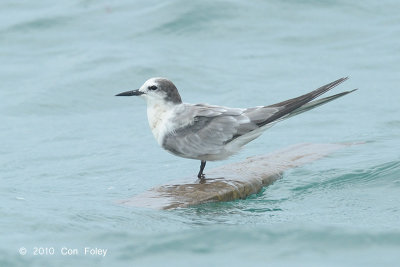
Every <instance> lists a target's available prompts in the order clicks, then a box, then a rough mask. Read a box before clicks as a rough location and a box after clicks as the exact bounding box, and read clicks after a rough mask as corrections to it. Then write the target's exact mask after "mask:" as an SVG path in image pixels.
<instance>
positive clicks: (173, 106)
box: [116, 77, 357, 182]
mask: <svg viewBox="0 0 400 267" xmlns="http://www.w3.org/2000/svg"><path fill="white" fill-rule="evenodd" d="M347 79H348V77H344V78H340V79H338V80H336V81H334V82H331V83H329V84H326V85H324V86H321V87H320V88H318V89H316V90H314V91H312V92H310V93H307V94H304V95H301V96H299V97H296V98H292V99H289V100H286V101H283V102H279V103H276V104H273V105H269V106H257V107H252V108H230V107H224V106H214V105H209V104H189V103H184V102H182V99H181V96H180V94H179V92H178V89H177V88H176V86H175V85H174V84H173V83H172V82H171V81H170V80H168V79H166V78H160V77H157V78H151V79H149V80H147V81H146V82H145V83H144V84H143V85H142V86H141V87H140V88H139V89H137V90H131V91H126V92H123V93H120V94H117V95H116V96H141V97H142V98H144V99H145V100H146V103H147V118H148V121H149V125H150V128H151V131H152V133H153V135H154V137H155V139H156V140H157V142H158V144H159V145H160V146H161V147H162V148H163V149H165V150H167V151H168V152H170V153H172V154H174V155H176V156H179V157H183V158H189V159H196V160H200V161H201V163H200V170H199V173H198V174H197V177H198V178H199V179H200V182H204V181H205V174H204V173H203V171H204V168H205V166H206V162H207V161H217V160H223V159H226V158H228V157H229V156H232V155H233V154H235V153H237V152H238V151H239V150H240V149H241V148H242V147H243V146H244V145H246V144H247V143H249V142H250V141H252V140H254V139H256V138H257V137H259V136H260V135H261V134H262V133H263V132H264V131H265V130H267V129H268V128H270V127H271V126H272V125H274V124H275V123H277V122H279V121H282V120H284V119H287V118H289V117H292V116H294V115H298V114H300V113H303V112H305V111H308V110H311V109H313V108H315V107H318V106H320V105H323V104H326V103H328V102H330V101H332V100H334V99H337V98H339V97H341V96H344V95H346V94H349V93H351V92H353V91H355V90H357V89H354V90H351V91H345V92H342V93H339V94H335V95H332V96H328V97H325V98H322V99H319V100H314V99H316V98H317V97H319V96H320V95H322V94H324V93H326V92H327V91H329V90H331V89H332V88H333V87H335V86H337V85H338V84H340V83H342V82H344V81H345V80H347ZM313 100H314V101H313Z"/></svg>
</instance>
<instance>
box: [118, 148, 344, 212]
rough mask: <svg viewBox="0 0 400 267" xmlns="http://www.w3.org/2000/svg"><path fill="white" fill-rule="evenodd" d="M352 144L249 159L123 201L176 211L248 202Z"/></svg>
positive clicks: (296, 150) (134, 204)
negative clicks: (209, 204) (290, 172)
mask: <svg viewBox="0 0 400 267" xmlns="http://www.w3.org/2000/svg"><path fill="white" fill-rule="evenodd" d="M345 146H348V144H299V145H294V146H291V147H288V148H285V149H282V150H279V151H276V152H273V153H271V154H268V155H263V156H255V157H249V158H247V159H245V160H244V161H241V162H237V163H232V164H227V165H224V166H221V167H218V168H214V169H209V170H207V171H206V182H205V183H202V184H201V183H199V180H197V178H194V177H188V178H186V179H182V180H181V181H178V182H174V183H171V184H168V185H162V186H159V187H155V188H152V189H150V190H149V191H146V192H144V193H142V194H139V195H137V196H134V197H132V198H130V199H127V200H123V201H121V202H120V203H122V204H124V205H129V206H136V207H147V208H155V209H173V208H181V207H188V206H193V205H198V204H202V203H207V202H217V201H231V200H236V199H245V198H246V197H248V196H249V195H252V194H256V193H258V192H260V190H261V189H262V188H263V187H264V186H268V185H270V184H272V183H273V182H274V181H276V180H277V179H279V178H280V177H281V175H282V173H283V171H285V170H287V169H290V168H294V167H298V166H302V165H304V164H306V163H309V162H312V161H315V160H317V159H320V158H322V157H324V156H327V155H328V154H330V153H332V152H334V151H336V150H338V149H340V148H343V147H345Z"/></svg>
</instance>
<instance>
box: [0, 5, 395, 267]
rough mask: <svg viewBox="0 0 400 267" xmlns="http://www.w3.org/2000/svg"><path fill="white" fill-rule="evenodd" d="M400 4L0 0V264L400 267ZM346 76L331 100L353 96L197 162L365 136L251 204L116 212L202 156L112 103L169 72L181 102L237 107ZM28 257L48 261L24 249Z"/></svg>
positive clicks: (191, 169) (124, 105)
mask: <svg viewBox="0 0 400 267" xmlns="http://www.w3.org/2000/svg"><path fill="white" fill-rule="evenodd" d="M399 9H400V4H399V3H398V1H244V0H241V1H239V0H237V1H192V2H188V1H182V0H181V1H169V2H166V1H120V3H119V2H116V1H89V0H87V1H63V2H60V1H59V2H57V4H55V3H54V1H49V0H47V1H40V3H39V2H38V1H11V0H3V1H2V2H1V3H0V62H1V64H0V77H1V83H0V100H1V104H0V122H1V123H0V140H1V145H0V202H1V205H0V218H1V219H0V266H94V265H96V266H98V265H104V266H111V265H112V266H165V265H166V264H170V265H171V266H187V265H189V264H190V265H191V266H205V265H221V266H245V265H247V266H249V264H250V265H255V264H260V265H265V264H268V265H271V266H276V265H278V266H291V265H292V266H397V265H398V262H399V260H400V256H399V255H400V254H399V251H400V206H399V203H400V155H399V148H400V104H399V103H400V93H399V92H400V91H399V73H400V65H399V62H400V45H399V36H400V16H399V15H398V10H399ZM347 75H349V76H350V80H349V81H346V82H345V83H344V84H342V85H341V86H340V87H339V88H336V89H334V92H335V93H337V92H340V91H344V90H349V89H353V88H359V90H358V91H357V92H355V93H352V94H351V95H348V96H345V97H344V98H341V99H339V100H336V101H335V102H332V103H329V104H328V105H326V106H323V107H320V108H318V109H317V110H313V111H311V112H309V113H307V114H303V115H300V116H298V117H295V118H292V119H290V120H287V121H285V122H282V123H280V124H278V125H276V126H275V127H273V128H271V129H270V130H269V131H268V132H266V133H265V134H264V135H263V136H262V137H261V138H259V139H257V140H256V141H254V142H252V143H251V144H249V145H248V146H247V148H246V149H244V150H243V151H242V152H241V153H239V154H238V155H236V156H234V157H233V158H232V159H230V160H227V161H224V162H216V163H209V164H208V165H207V168H212V167H216V166H219V165H221V164H225V163H228V162H234V161H239V160H241V159H244V158H246V157H248V156H251V155H257V154H265V153H270V152H272V151H274V150H277V149H280V148H284V147H287V146H289V145H292V144H297V143H304V142H311V143H327V142H332V143H333V142H360V143H363V144H360V145H356V146H352V147H350V148H346V149H343V150H341V151H339V152H336V153H334V154H332V155H331V156H329V157H327V158H324V159H322V160H319V161H316V162H314V163H312V164H308V165H306V166H303V167H300V168H296V169H292V170H290V171H287V172H285V173H284V175H283V177H282V179H280V180H278V181H277V182H275V183H274V184H273V185H271V186H269V187H267V188H265V190H264V191H263V192H261V193H259V194H258V195H256V196H252V197H250V198H249V199H247V200H240V201H235V202H229V203H214V204H206V205H201V206H198V207H192V208H187V209H178V210H171V211H156V210H147V209H138V208H133V207H125V206H121V205H118V204H117V202H118V201H119V200H120V199H126V198H129V197H131V196H134V195H136V194H138V193H141V192H144V191H146V190H147V189H149V188H151V187H153V186H156V185H160V184H164V183H167V182H168V181H170V180H176V178H180V177H184V176H188V175H193V174H195V173H196V172H197V171H198V167H199V166H198V165H199V163H198V162H197V161H192V160H187V159H181V158H177V157H174V156H172V155H170V154H168V153H167V152H165V151H163V150H161V149H160V148H159V147H158V145H157V143H156V142H155V140H154V138H153V136H152V135H151V132H150V129H149V127H148V125H147V118H146V109H145V103H144V102H143V101H141V99H135V98H119V97H114V95H115V94H116V93H120V92H122V91H126V90H132V89H136V88H138V87H139V86H140V85H141V84H142V83H143V82H144V81H145V80H146V79H148V78H150V77H154V76H165V77H168V78H170V79H171V80H173V81H174V82H175V84H176V85H177V86H178V88H179V89H180V91H181V95H182V97H183V99H184V101H186V102H193V103H199V102H206V103H211V104H221V105H226V106H232V107H250V106H256V105H266V104H272V103H275V102H278V101H282V100H285V99H288V98H291V97H295V96H298V95H300V94H303V93H306V92H308V91H310V90H312V89H315V88H317V87H319V86H320V85H323V84H325V83H328V82H331V81H333V80H335V79H337V78H340V77H342V76H347ZM21 247H24V248H26V255H20V254H19V249H20V248H21ZM35 247H36V248H47V249H51V248H53V249H54V255H33V254H34V252H35ZM85 247H89V248H99V249H100V248H101V249H107V254H106V255H105V256H104V257H103V256H99V255H97V256H96V255H90V254H89V255H84V248H85ZM63 248H65V249H71V250H70V251H71V253H72V252H74V251H75V250H76V251H78V252H79V255H69V256H68V255H66V256H64V255H62V254H61V250H62V249H63ZM74 249H75V250H74ZM36 252H38V253H40V252H41V251H36ZM42 252H43V251H42ZM50 253H51V251H48V254H50Z"/></svg>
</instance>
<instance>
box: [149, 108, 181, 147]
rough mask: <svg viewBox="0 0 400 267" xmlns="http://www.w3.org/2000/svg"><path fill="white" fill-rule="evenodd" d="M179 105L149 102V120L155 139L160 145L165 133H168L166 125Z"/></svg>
mask: <svg viewBox="0 0 400 267" xmlns="http://www.w3.org/2000/svg"><path fill="white" fill-rule="evenodd" d="M176 106H177V104H174V103H169V102H148V103H147V119H148V121H149V126H150V129H151V131H152V133H153V135H154V138H155V139H156V140H157V142H158V143H159V144H161V142H162V138H163V136H164V134H165V133H168V132H169V131H170V129H168V124H167V123H166V122H167V121H168V119H169V118H170V116H171V113H172V111H173V110H174V108H175V107H176Z"/></svg>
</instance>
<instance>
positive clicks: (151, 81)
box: [143, 77, 165, 87]
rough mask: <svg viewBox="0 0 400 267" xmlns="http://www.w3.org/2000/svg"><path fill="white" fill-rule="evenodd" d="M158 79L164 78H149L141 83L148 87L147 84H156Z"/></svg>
mask: <svg viewBox="0 0 400 267" xmlns="http://www.w3.org/2000/svg"><path fill="white" fill-rule="evenodd" d="M158 79H165V78H162V77H154V78H150V79H148V80H147V81H146V82H145V83H144V84H143V87H149V86H152V85H158V83H157V80H158Z"/></svg>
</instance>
